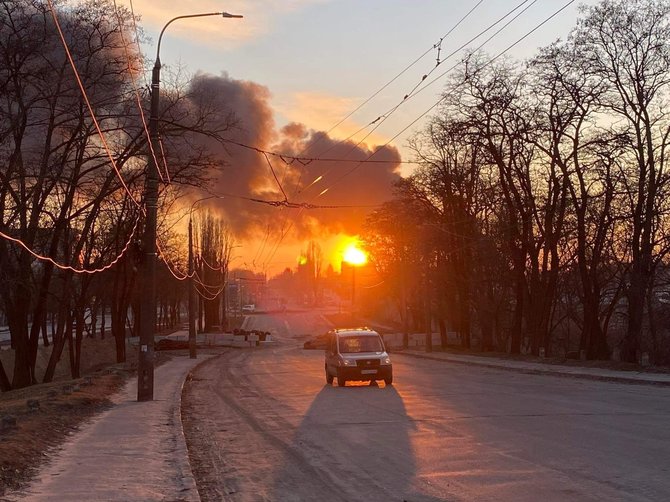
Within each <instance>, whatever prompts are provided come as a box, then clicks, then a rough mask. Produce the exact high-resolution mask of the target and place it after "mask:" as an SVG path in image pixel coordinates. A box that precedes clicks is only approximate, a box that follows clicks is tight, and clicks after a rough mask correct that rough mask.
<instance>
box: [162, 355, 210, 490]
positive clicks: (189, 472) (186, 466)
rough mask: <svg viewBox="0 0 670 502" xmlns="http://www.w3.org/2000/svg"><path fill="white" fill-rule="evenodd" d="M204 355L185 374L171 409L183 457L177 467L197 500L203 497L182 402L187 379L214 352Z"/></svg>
mask: <svg viewBox="0 0 670 502" xmlns="http://www.w3.org/2000/svg"><path fill="white" fill-rule="evenodd" d="M203 356H204V358H203V359H202V360H201V361H199V362H198V363H197V364H196V365H195V366H193V367H192V368H190V369H189V370H188V371H187V372H186V374H185V375H184V378H183V379H182V381H181V385H180V386H179V389H178V390H177V391H176V392H175V395H176V396H177V399H175V403H174V406H173V407H172V410H171V412H172V420H173V421H174V423H175V424H176V425H177V426H178V427H176V429H177V436H178V439H177V440H178V442H179V445H178V449H179V458H181V459H182V461H177V468H178V469H179V470H180V471H181V472H180V474H181V481H182V483H183V484H184V492H188V493H189V494H194V495H195V500H202V499H201V497H200V492H199V491H198V485H197V483H196V482H195V476H193V468H192V467H191V458H190V456H189V452H188V445H187V444H186V436H185V435H184V422H183V421H182V417H181V413H182V412H181V402H182V396H183V394H184V385H185V384H186V380H187V379H189V378H190V377H191V376H192V373H193V371H195V370H196V369H197V368H198V367H199V366H200V365H202V364H204V363H206V362H207V361H209V360H210V359H211V358H212V357H214V355H213V354H203V355H201V357H203Z"/></svg>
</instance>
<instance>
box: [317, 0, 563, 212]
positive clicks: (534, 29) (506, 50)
mask: <svg viewBox="0 0 670 502" xmlns="http://www.w3.org/2000/svg"><path fill="white" fill-rule="evenodd" d="M575 1H576V0H570V1H568V2H567V3H565V4H564V5H563V6H562V7H561V8H559V9H558V10H556V11H555V12H554V13H553V14H551V15H550V16H548V17H547V18H545V19H544V20H543V21H542V22H541V23H539V24H538V25H536V26H535V27H534V28H533V29H532V30H530V31H528V32H526V33H525V34H524V35H523V36H522V37H520V38H518V39H517V40H516V41H515V42H513V43H512V44H510V45H509V46H507V47H506V48H505V49H504V50H503V51H501V52H499V53H498V54H497V55H496V56H495V57H493V58H492V59H490V60H489V61H487V62H486V63H485V64H484V65H483V66H482V67H481V68H480V69H479V70H480V71H481V70H482V69H483V68H486V67H487V66H489V65H491V64H492V63H493V62H495V61H496V60H497V59H499V58H500V57H502V56H503V55H505V54H506V53H507V52H509V51H510V50H511V49H512V48H514V47H515V46H517V45H518V44H520V43H521V42H522V41H524V40H525V39H526V38H528V37H529V36H530V35H532V34H533V33H535V32H536V31H537V30H539V29H540V28H541V27H542V26H544V25H545V24H547V23H548V22H549V21H551V20H552V19H553V18H554V17H556V16H557V15H558V14H560V13H561V12H563V11H564V10H565V9H567V8H568V7H569V6H570V5H572V4H573V3H575ZM480 48H481V46H480ZM456 66H458V64H456V65H454V66H452V67H451V68H449V69H448V70H447V71H446V72H444V73H443V74H442V75H440V77H442V76H444V75H445V74H446V73H448V72H449V71H451V70H453V69H454V68H456ZM438 78H439V77H438ZM434 81H435V80H433V82H434ZM431 83H432V82H431ZM446 98H447V96H443V97H441V98H440V99H439V100H437V101H436V102H435V103H434V104H433V105H431V106H430V108H428V109H427V110H426V111H425V112H423V113H422V114H421V115H419V116H418V117H417V118H416V119H414V120H413V121H412V122H411V123H409V124H408V125H407V126H406V127H404V128H403V129H402V130H401V131H400V132H398V133H397V134H396V135H395V136H393V137H392V138H391V139H390V140H388V141H387V142H386V143H385V144H384V145H382V146H381V147H379V148H378V149H377V150H375V151H374V152H372V153H371V154H370V155H369V156H368V157H367V159H366V160H369V159H370V158H371V157H373V156H374V155H376V154H377V153H378V152H379V151H381V149H382V148H384V147H386V146H388V145H389V144H390V143H391V142H393V141H394V140H395V139H397V138H398V136H400V135H401V134H402V133H404V132H405V131H406V130H407V129H409V128H410V127H412V126H413V125H414V124H416V123H417V122H418V121H419V120H421V119H422V118H423V117H424V116H426V115H428V114H429V113H430V112H431V111H432V110H433V109H435V108H436V107H437V106H438V105H439V104H440V103H442V102H443V101H444V100H445V99H446ZM361 165H362V163H361V164H357V165H355V166H354V167H352V168H351V169H350V170H349V171H347V172H345V173H344V174H343V175H342V176H340V177H339V178H338V179H336V180H335V181H334V182H333V183H332V184H331V185H330V186H329V187H328V188H326V189H325V190H323V191H322V192H320V193H319V194H318V195H316V196H315V197H313V198H312V200H315V199H316V198H318V197H320V196H321V195H323V194H325V193H326V192H327V191H328V190H330V189H331V188H333V187H334V186H336V185H338V184H339V183H340V182H341V181H342V180H343V179H344V178H346V177H347V176H349V175H350V174H351V173H353V172H354V171H356V170H357V169H359V168H360V167H361Z"/></svg>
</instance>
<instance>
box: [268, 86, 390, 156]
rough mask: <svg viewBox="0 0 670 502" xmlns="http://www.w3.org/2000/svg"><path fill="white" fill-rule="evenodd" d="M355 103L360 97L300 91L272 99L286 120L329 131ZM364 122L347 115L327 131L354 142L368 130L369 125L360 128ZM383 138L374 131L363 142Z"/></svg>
mask: <svg viewBox="0 0 670 502" xmlns="http://www.w3.org/2000/svg"><path fill="white" fill-rule="evenodd" d="M359 104H360V100H358V99H354V98H345V97H342V96H333V95H330V94H326V93H320V92H307V91H304V92H296V93H293V94H291V95H290V96H289V97H288V98H287V99H286V100H285V101H277V102H275V108H276V109H277V111H278V112H279V113H281V114H282V115H283V116H284V117H286V118H287V119H288V120H290V121H294V122H303V123H306V124H309V126H310V127H311V128H313V129H316V130H318V129H320V130H323V131H329V130H330V129H331V128H332V127H333V125H334V124H338V123H339V122H340V121H342V119H343V117H346V116H347V115H348V114H349V113H351V111H352V110H354V109H355V108H356V107H357V106H358V105H359ZM365 125H367V124H361V123H358V122H356V121H355V120H353V118H347V119H346V120H344V121H343V122H342V123H341V124H339V125H338V126H337V127H336V128H335V129H334V130H333V131H332V132H330V134H331V135H333V137H336V138H338V139H346V138H349V137H351V140H352V141H356V142H358V141H361V140H362V139H363V138H364V137H365V136H366V135H367V133H368V132H369V130H370V129H369V128H368V129H365V130H361V129H362V128H363V126H365ZM355 133H358V134H355ZM352 135H354V136H352ZM386 141H388V139H387V138H385V137H383V136H381V135H379V134H377V133H374V132H373V133H372V134H370V136H368V137H367V138H365V143H368V144H384V143H386Z"/></svg>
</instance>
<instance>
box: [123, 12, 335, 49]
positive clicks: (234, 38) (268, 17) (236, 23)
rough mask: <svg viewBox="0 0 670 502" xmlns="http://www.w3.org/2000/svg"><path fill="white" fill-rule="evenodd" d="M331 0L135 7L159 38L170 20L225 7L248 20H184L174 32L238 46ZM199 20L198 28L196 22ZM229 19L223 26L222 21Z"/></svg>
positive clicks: (212, 42)
mask: <svg viewBox="0 0 670 502" xmlns="http://www.w3.org/2000/svg"><path fill="white" fill-rule="evenodd" d="M327 1H328V0H288V1H281V2H277V1H272V0H257V1H255V2H253V3H250V2H247V1H243V0H228V1H227V2H225V5H222V2H220V1H218V0H192V1H190V2H188V8H187V9H185V8H184V2H183V1H182V0H161V1H160V2H157V1H156V0H134V1H133V9H134V11H135V14H136V15H140V16H141V18H142V24H143V25H144V26H145V27H146V28H147V29H148V30H149V31H151V32H155V33H156V35H155V36H156V40H155V41H154V43H157V41H158V33H159V30H160V29H161V28H162V27H163V26H164V25H165V23H166V22H167V21H169V20H170V19H172V18H174V17H176V16H182V15H184V14H189V13H200V12H221V11H223V10H225V11H226V12H229V13H231V14H241V15H243V16H244V20H240V19H237V20H235V19H229V20H224V21H222V20H221V19H217V18H216V17H214V16H212V18H211V19H208V20H196V21H192V22H189V21H188V20H185V21H180V22H179V23H175V24H174V25H173V26H170V34H171V36H174V37H179V38H184V39H188V40H194V41H197V42H199V43H202V44H205V45H210V46H215V47H217V48H220V47H226V48H228V49H234V48H236V47H238V46H239V45H241V44H243V43H245V42H249V41H252V40H255V39H257V38H259V37H261V36H263V35H265V34H267V33H269V32H271V31H272V30H273V26H276V23H277V21H278V18H281V17H282V16H284V15H286V14H288V13H291V12H294V11H297V10H300V9H304V8H307V7H309V6H311V5H314V4H321V3H325V2H327ZM119 4H120V5H125V6H126V7H127V8H130V2H129V1H128V0H125V1H123V2H119ZM194 22H195V23H198V24H197V29H194V27H193V24H192V23H194ZM222 22H225V23H226V25H225V28H224V29H222V27H221V23H222Z"/></svg>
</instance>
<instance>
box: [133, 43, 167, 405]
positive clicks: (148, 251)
mask: <svg viewBox="0 0 670 502" xmlns="http://www.w3.org/2000/svg"><path fill="white" fill-rule="evenodd" d="M161 34H162V32H161ZM160 73H161V61H160V58H159V57H158V56H156V63H155V64H154V68H153V72H152V76H151V115H150V117H149V143H150V145H149V146H150V150H151V155H149V162H148V163H147V181H146V185H145V189H144V190H145V202H144V205H145V211H146V215H145V223H144V280H143V282H142V306H141V310H140V312H141V313H140V353H139V358H138V372H137V400H138V401H152V400H153V398H154V328H155V326H156V219H157V212H158V170H157V166H156V156H155V152H157V151H159V148H158V106H159V100H160Z"/></svg>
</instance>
